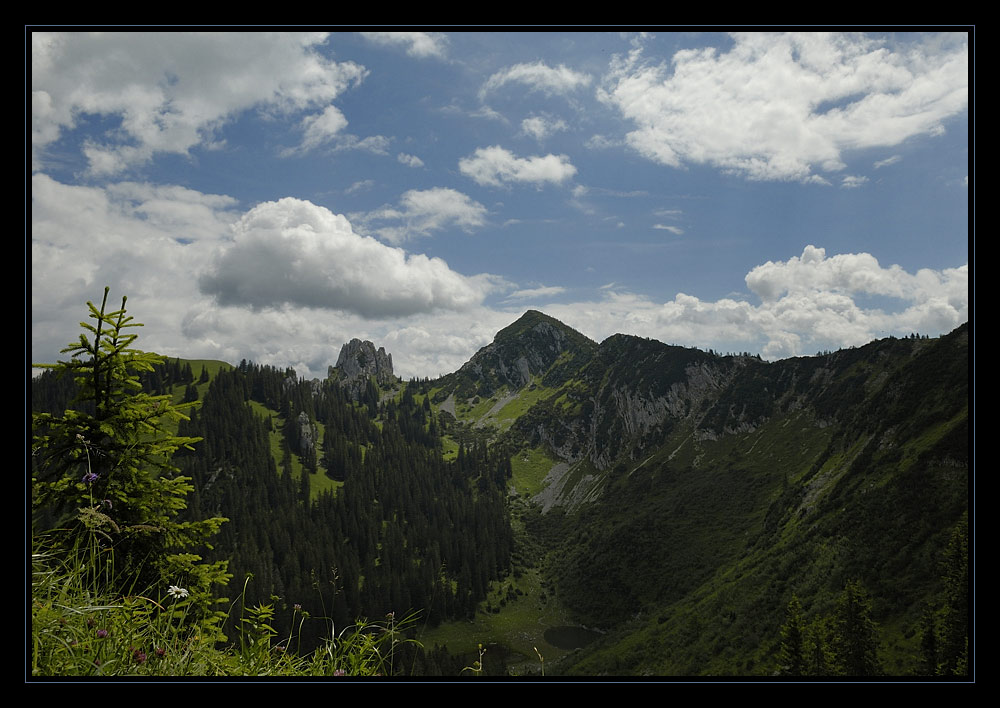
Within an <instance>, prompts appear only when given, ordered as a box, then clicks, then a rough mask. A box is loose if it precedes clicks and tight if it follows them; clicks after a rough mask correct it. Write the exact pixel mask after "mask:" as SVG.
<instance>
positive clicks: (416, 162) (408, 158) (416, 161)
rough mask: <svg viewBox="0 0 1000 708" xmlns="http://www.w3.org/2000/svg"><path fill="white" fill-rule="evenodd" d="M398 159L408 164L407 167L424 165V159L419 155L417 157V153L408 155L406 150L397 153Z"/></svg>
mask: <svg viewBox="0 0 1000 708" xmlns="http://www.w3.org/2000/svg"><path fill="white" fill-rule="evenodd" d="M396 159H397V160H399V162H400V163H402V164H404V165H406V166H407V167H423V166H424V161H423V160H421V159H420V158H419V157H417V156H416V155H407V154H406V153H405V152H401V153H399V154H398V155H396Z"/></svg>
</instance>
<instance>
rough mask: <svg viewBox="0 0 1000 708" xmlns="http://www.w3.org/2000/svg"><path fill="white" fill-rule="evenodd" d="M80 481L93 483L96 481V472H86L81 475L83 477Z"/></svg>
mask: <svg viewBox="0 0 1000 708" xmlns="http://www.w3.org/2000/svg"><path fill="white" fill-rule="evenodd" d="M81 481H82V482H83V483H84V484H93V483H94V482H96V481H97V474H95V473H94V472H88V473H87V474H85V475H83V479H82V480H81Z"/></svg>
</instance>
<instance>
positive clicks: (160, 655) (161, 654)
mask: <svg viewBox="0 0 1000 708" xmlns="http://www.w3.org/2000/svg"><path fill="white" fill-rule="evenodd" d="M166 655H167V650H166V649H164V648H163V647H157V649H156V658H158V659H162V658H163V657H165V656H166Z"/></svg>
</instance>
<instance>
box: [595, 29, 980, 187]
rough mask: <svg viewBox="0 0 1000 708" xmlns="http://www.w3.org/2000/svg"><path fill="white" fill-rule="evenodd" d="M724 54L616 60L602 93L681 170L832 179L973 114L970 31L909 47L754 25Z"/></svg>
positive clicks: (638, 136)
mask: <svg viewBox="0 0 1000 708" xmlns="http://www.w3.org/2000/svg"><path fill="white" fill-rule="evenodd" d="M733 41H734V44H733V46H732V48H730V49H729V50H727V51H719V50H717V49H714V48H711V47H708V48H704V49H696V50H695V49H692V50H682V51H679V52H677V53H676V54H675V55H674V56H673V59H672V61H671V62H670V63H669V64H667V63H659V64H657V63H652V62H648V61H645V60H644V58H643V54H642V50H641V49H636V50H633V51H632V52H631V53H630V54H629V55H628V56H627V57H625V58H621V57H619V58H617V61H616V62H615V63H614V64H613V66H612V70H611V72H610V73H609V75H608V77H607V80H606V84H605V86H604V87H603V88H602V89H601V90H600V91H599V96H600V97H601V98H602V99H603V100H604V101H606V102H607V103H608V104H610V105H612V106H614V107H616V108H617V109H618V110H619V111H620V112H621V113H622V115H623V116H624V117H625V118H627V119H628V120H630V121H632V122H633V124H634V125H635V129H634V130H633V131H631V132H630V133H628V135H627V140H628V143H629V144H630V145H631V146H632V147H633V148H634V149H635V150H637V151H638V152H639V153H640V154H642V155H644V156H646V157H648V158H649V159H651V160H654V161H656V162H659V163H662V164H664V165H670V166H674V167H679V166H682V165H684V164H686V163H703V164H709V165H714V166H716V167H718V168H720V169H722V170H723V171H726V172H730V173H733V174H738V175H742V176H744V177H746V178H748V179H755V180H798V181H805V182H819V183H824V182H826V180H824V179H823V178H822V177H821V176H820V175H818V174H816V170H822V171H837V170H841V169H843V168H844V166H845V163H844V153H845V152H846V151H848V150H852V149H858V148H870V147H884V146H893V145H897V144H899V143H901V142H902V141H903V140H906V139H907V138H909V137H912V136H915V135H935V134H938V133H940V132H941V131H942V130H943V125H944V121H946V120H947V119H949V118H951V117H953V116H956V115H958V114H959V113H961V112H962V111H965V110H966V109H967V107H968V93H969V88H968V85H969V50H968V43H967V41H966V39H965V37H964V35H954V36H946V37H944V38H935V41H927V42H922V41H920V38H919V37H914V38H911V40H910V41H908V42H905V43H903V44H900V45H895V44H891V43H889V42H888V41H881V40H878V39H872V38H869V37H863V36H859V35H854V34H826V33H818V32H809V33H803V34H772V33H745V34H736V35H734V36H733Z"/></svg>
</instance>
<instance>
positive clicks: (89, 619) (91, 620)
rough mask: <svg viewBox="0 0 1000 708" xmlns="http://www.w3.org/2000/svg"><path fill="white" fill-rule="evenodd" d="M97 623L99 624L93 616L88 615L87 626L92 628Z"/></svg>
mask: <svg viewBox="0 0 1000 708" xmlns="http://www.w3.org/2000/svg"><path fill="white" fill-rule="evenodd" d="M95 624H97V622H95V621H94V618H93V617H88V618H87V626H88V627H90V628H91V629H93V628H94V625H95Z"/></svg>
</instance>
